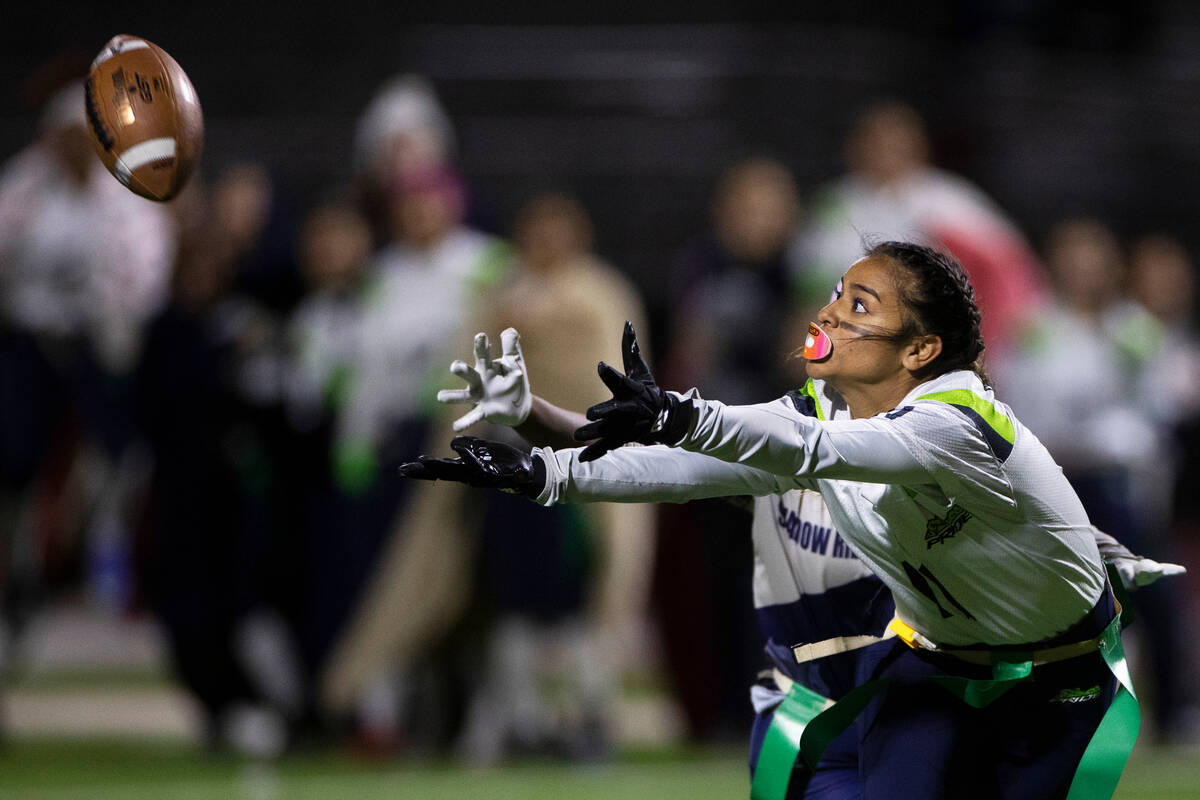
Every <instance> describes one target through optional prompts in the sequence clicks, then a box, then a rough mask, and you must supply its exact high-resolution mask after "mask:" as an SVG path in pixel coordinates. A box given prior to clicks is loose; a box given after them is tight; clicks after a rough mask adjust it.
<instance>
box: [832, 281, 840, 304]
mask: <svg viewBox="0 0 1200 800" xmlns="http://www.w3.org/2000/svg"><path fill="white" fill-rule="evenodd" d="M841 296H842V282H841V281H840V280H839V281H838V282H837V286H835V287H833V294H831V295H829V302H831V303H832V302H833V301H834V300H838V299H840V298H841Z"/></svg>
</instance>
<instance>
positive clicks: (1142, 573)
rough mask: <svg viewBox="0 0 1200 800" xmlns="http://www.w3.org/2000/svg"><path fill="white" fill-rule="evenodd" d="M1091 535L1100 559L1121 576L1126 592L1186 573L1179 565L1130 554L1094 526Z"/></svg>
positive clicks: (1112, 538) (1111, 537)
mask: <svg viewBox="0 0 1200 800" xmlns="http://www.w3.org/2000/svg"><path fill="white" fill-rule="evenodd" d="M1092 534H1093V535H1094V536H1095V537H1096V547H1097V548H1098V549H1099V550H1100V557H1101V558H1103V559H1104V562H1105V563H1106V564H1112V565H1113V568H1114V569H1116V571H1117V574H1118V575H1120V576H1121V583H1122V584H1124V586H1125V588H1126V589H1127V590H1133V589H1136V588H1138V587H1139V586H1149V585H1150V584H1152V583H1154V582H1155V581H1157V580H1158V579H1159V578H1163V577H1166V576H1168V575H1182V574H1183V573H1185V572H1187V568H1186V567H1183V566H1182V565H1180V564H1170V563H1167V562H1159V561H1155V560H1154V559H1152V558H1146V557H1145V556H1139V555H1137V554H1136V553H1132V552H1130V550H1129V548H1127V547H1126V546H1125V545H1123V544H1121V543H1120V542H1119V541H1117V540H1116V538H1115V537H1113V536H1111V535H1109V534H1107V533H1105V532H1104V531H1102V530H1100V529H1099V528H1097V527H1096V526H1094V525H1093V526H1092Z"/></svg>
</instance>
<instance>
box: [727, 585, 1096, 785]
mask: <svg viewBox="0 0 1200 800" xmlns="http://www.w3.org/2000/svg"><path fill="white" fill-rule="evenodd" d="M1112 613H1113V612H1112V602H1111V599H1110V598H1109V596H1107V593H1106V596H1105V597H1104V598H1102V600H1101V602H1099V603H1097V607H1096V608H1095V609H1094V610H1093V612H1092V613H1091V614H1089V615H1088V618H1087V619H1085V620H1084V622H1082V623H1081V624H1080V625H1079V626H1077V628H1076V629H1073V630H1072V631H1071V632H1069V633H1068V634H1066V635H1064V636H1063V637H1061V641H1059V640H1055V641H1052V642H1050V644H1061V643H1065V642H1066V641H1078V640H1081V639H1083V638H1086V637H1088V636H1094V635H1096V634H1098V633H1099V631H1100V630H1102V629H1103V627H1104V624H1105V622H1104V621H1105V620H1106V619H1109V618H1111V615H1112ZM839 659H841V660H840V661H839ZM822 662H824V663H822ZM806 666H807V665H806ZM817 666H820V667H823V668H825V669H823V670H822V672H820V673H818V672H813V671H812V670H813V669H815V668H816V667H817ZM830 670H831V671H830ZM851 673H853V674H854V675H855V684H862V683H865V682H867V681H868V680H872V679H876V678H891V679H894V681H895V682H894V683H892V684H891V685H890V686H888V687H887V688H886V689H885V690H883V691H882V692H881V693H880V694H879V695H878V696H876V697H875V698H873V699H872V700H871V702H870V703H868V705H867V707H866V708H865V709H864V710H863V712H862V713H861V714H859V715H858V717H857V718H856V719H855V721H854V723H853V724H852V725H851V726H850V727H849V728H848V729H847V730H846V731H845V732H843V733H842V734H841V735H840V736H839V737H838V738H837V739H835V740H834V741H833V742H832V743H831V745H830V747H829V749H828V750H827V751H826V753H825V755H824V756H823V758H822V759H821V761H820V763H819V764H818V769H817V771H816V773H815V774H814V775H812V776H809V775H808V774H807V772H806V771H803V770H798V771H796V772H795V773H793V780H792V782H791V784H790V785H789V787H788V800H796V799H797V798H804V799H805V800H851V798H867V800H874V798H884V799H885V800H939V799H941V798H946V799H947V800H958V799H959V798H971V800H1057V799H1058V798H1064V797H1066V795H1067V791H1068V790H1069V788H1070V785H1071V781H1072V779H1073V778H1074V776H1075V771H1076V768H1077V767H1078V765H1079V761H1080V759H1081V758H1082V756H1083V752H1084V750H1085V749H1086V748H1087V745H1088V743H1089V742H1090V741H1091V738H1092V735H1093V734H1094V733H1095V731H1096V728H1097V726H1099V724H1100V720H1101V719H1102V718H1103V717H1104V714H1105V712H1106V711H1107V710H1108V707H1109V706H1110V705H1111V704H1112V700H1113V697H1114V696H1115V694H1116V690H1117V680H1116V678H1115V677H1114V676H1113V674H1112V672H1111V671H1110V670H1109V668H1108V665H1107V664H1105V663H1104V660H1103V659H1102V658H1101V657H1100V656H1099V654H1096V655H1087V656H1081V657H1079V658H1073V659H1069V660H1066V661H1061V662H1057V663H1054V664H1047V665H1043V666H1040V667H1035V668H1034V671H1033V675H1032V676H1031V678H1030V679H1029V680H1027V681H1024V682H1021V683H1019V684H1017V685H1015V686H1014V687H1013V688H1011V689H1009V690H1008V692H1006V693H1005V694H1004V695H1003V696H1001V697H1000V698H999V699H997V700H996V701H994V702H993V703H992V704H991V705H989V706H987V707H986V708H972V707H971V706H969V705H967V704H966V703H964V702H963V701H962V700H960V699H959V698H958V697H956V696H955V695H953V694H951V693H950V692H949V691H947V690H946V689H944V688H942V687H941V686H939V685H937V684H934V683H931V682H929V681H928V680H926V679H927V678H929V677H933V676H937V675H947V674H952V675H961V676H964V677H968V678H980V679H987V678H989V677H991V669H990V668H988V667H974V666H972V665H969V664H966V663H964V662H962V661H959V660H957V659H954V658H952V657H949V656H942V655H933V654H930V653H928V652H925V651H918V650H912V649H910V648H908V647H907V646H906V645H905V644H904V643H903V642H901V641H900V640H899V639H890V640H887V641H885V642H881V643H879V644H875V645H871V646H870V647H867V648H863V649H862V650H860V651H854V652H853V653H846V654H843V655H841V656H835V657H832V658H831V659H821V660H820V662H813V667H809V668H808V671H807V672H805V674H804V675H801V676H799V677H801V679H802V682H803V683H804V685H806V686H810V687H811V688H813V689H814V690H815V691H818V692H821V693H822V694H825V695H826V696H827V697H838V696H840V695H841V694H843V693H844V690H843V691H830V689H841V688H843V687H842V686H837V687H834V686H830V685H829V683H830V681H829V680H828V679H829V678H833V677H835V676H836V677H839V678H840V679H841V680H844V679H845V678H846V677H847V676H848V675H849V674H851ZM839 682H840V681H839ZM772 716H773V715H772V714H770V713H767V714H761V715H759V716H758V717H757V718H756V720H755V723H754V729H753V733H752V736H751V770H752V771H753V769H754V766H755V763H756V762H757V758H758V754H759V750H760V749H761V747H762V740H763V737H764V736H765V734H766V730H767V728H768V727H769V725H770V722H771V718H772ZM806 778H808V780H807V783H806V782H805V779H806Z"/></svg>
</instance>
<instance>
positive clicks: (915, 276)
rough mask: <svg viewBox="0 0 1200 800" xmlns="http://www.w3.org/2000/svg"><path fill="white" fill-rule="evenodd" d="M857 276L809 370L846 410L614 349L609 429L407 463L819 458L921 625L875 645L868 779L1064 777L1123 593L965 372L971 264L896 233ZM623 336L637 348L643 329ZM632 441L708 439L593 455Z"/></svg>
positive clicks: (558, 486) (746, 483)
mask: <svg viewBox="0 0 1200 800" xmlns="http://www.w3.org/2000/svg"><path fill="white" fill-rule="evenodd" d="M844 283H845V286H846V287H847V290H846V291H844V292H841V293H840V294H839V296H838V297H837V298H836V299H835V300H834V301H833V302H832V303H830V305H829V306H827V307H826V308H825V309H824V310H823V311H822V314H821V323H822V326H821V328H820V329H815V334H816V337H815V338H817V339H824V338H825V335H826V331H828V332H830V333H831V334H832V335H831V337H830V340H829V341H830V342H832V344H833V352H831V353H828V354H827V355H826V356H825V357H822V358H820V359H819V360H818V361H815V362H814V363H813V364H812V365H810V373H811V374H814V375H815V376H816V377H825V378H828V379H829V383H830V384H831V385H833V386H835V387H836V388H837V389H838V390H840V391H841V397H844V398H845V401H844V406H843V409H844V410H848V411H849V414H850V416H851V417H852V418H853V419H852V420H849V421H844V422H837V421H829V419H828V417H829V416H831V414H830V413H829V410H828V408H826V409H822V404H821V400H822V397H821V395H825V399H829V398H834V403H835V404H836V403H838V402H839V401H838V400H837V398H838V395H837V394H836V393H834V392H826V391H824V390H820V389H818V388H817V387H818V386H819V385H820V382H819V381H818V382H817V383H815V384H811V385H810V387H809V390H808V391H809V396H808V397H807V398H805V397H803V396H800V395H793V396H791V397H789V398H786V399H785V400H783V401H780V402H778V403H774V404H769V405H766V406H758V407H747V408H728V407H724V406H721V405H720V404H712V403H704V402H703V401H701V400H699V399H698V398H697V397H695V396H694V395H690V396H680V395H673V394H666V393H663V392H661V390H659V389H658V387H657V386H656V385H654V383H653V378H652V377H651V376H650V375H649V371H648V370H646V369H645V367H644V365H643V364H640V358H637V357H636V352H634V353H633V356H634V358H632V359H627V363H626V368H627V372H629V375H628V376H621V375H620V374H619V373H616V372H615V371H614V370H611V368H608V367H606V366H603V365H602V367H601V375H602V377H603V378H604V379H605V382H606V383H607V384H608V385H609V386H610V388H612V389H613V391H614V400H612V401H609V402H608V403H604V404H601V405H600V406H597V407H595V408H593V409H592V410H591V411H590V412H589V417H591V418H592V419H593V420H594V422H593V424H592V425H589V426H587V427H585V428H584V429H582V430H581V431H579V435H580V436H581V437H582V438H592V437H599V440H598V441H597V442H596V443H595V444H593V445H592V446H590V447H589V448H587V449H585V450H583V451H575V450H571V451H559V452H557V453H556V452H554V451H552V450H548V449H543V450H539V451H537V452H536V453H535V456H534V457H533V458H532V459H529V458H528V457H521V456H519V454H518V455H515V456H514V455H513V454H511V453H508V452H506V451H504V450H503V448H502V446H501V447H497V446H495V445H491V444H490V443H486V442H482V441H481V440H470V439H459V440H456V442H455V443H454V447H455V449H456V450H457V451H458V452H459V453H460V458H459V459H456V460H437V459H427V458H423V459H422V460H421V461H420V462H417V463H414V464H413V465H410V466H409V467H408V469H407V470H406V474H410V475H412V476H414V477H444V478H450V479H456V480H465V481H467V482H470V483H475V484H477V485H493V486H500V487H503V488H508V489H510V490H514V489H515V490H522V491H526V492H527V493H530V494H535V495H537V496H538V498H539V500H541V501H542V502H555V501H561V500H577V501H578V500H592V499H605V500H614V499H624V500H684V499H691V498H693V497H701V496H713V495H719V494H755V495H767V494H772V493H774V494H780V495H782V494H784V493H786V492H789V491H791V490H793V489H794V488H795V487H798V486H811V485H814V484H812V483H810V481H811V479H812V478H814V477H815V478H817V479H818V480H817V481H816V483H815V485H816V486H817V487H819V488H820V489H821V492H822V494H823V495H824V497H825V499H826V501H827V502H828V504H829V507H830V512H831V513H832V515H833V519H834V521H836V523H837V525H838V527H839V528H840V529H841V531H842V533H843V534H844V535H846V536H847V538H849V539H851V540H852V541H853V542H854V543H855V545H856V547H857V549H858V550H859V552H860V554H861V555H862V556H863V558H864V561H866V562H867V563H869V564H870V565H871V566H872V567H873V568H875V569H876V570H877V571H878V572H879V573H880V574H881V575H882V576H883V578H884V580H885V582H887V583H888V585H889V586H890V587H891V588H892V589H893V591H894V592H895V594H896V605H897V606H898V607H899V610H900V617H901V619H902V620H903V622H901V623H898V624H897V625H895V626H893V629H894V630H899V631H902V632H903V634H904V641H905V644H896V643H894V642H889V643H887V644H886V645H884V646H878V645H873V646H872V647H873V648H874V649H882V647H886V648H887V651H888V652H887V653H886V654H885V655H884V656H883V657H882V658H880V659H879V661H878V663H877V664H876V665H875V668H874V670H873V674H872V677H875V678H884V679H885V680H897V681H899V682H900V683H901V684H902V685H903V688H902V689H901V688H898V687H897V686H890V685H889V686H887V688H885V689H884V690H883V691H882V693H881V694H879V696H878V697H876V698H875V699H874V700H871V701H870V705H869V706H868V709H867V712H866V713H865V714H864V715H863V717H862V718H861V719H860V720H859V723H858V729H859V731H860V739H861V741H860V743H859V746H860V749H861V755H862V759H863V764H862V769H861V770H860V772H861V774H862V775H863V781H864V783H863V785H864V788H865V790H866V791H867V792H868V794H869V793H870V791H871V787H872V786H874V787H876V789H879V788H881V787H888V791H891V792H892V793H893V794H894V793H896V792H897V791H901V792H902V796H912V797H939V796H957V795H958V794H961V793H965V792H967V791H977V790H980V788H981V787H982V788H983V789H986V790H987V791H1000V792H1001V793H1002V796H1012V797H1026V796H1065V794H1066V792H1067V789H1068V787H1069V786H1070V784H1071V780H1072V777H1073V776H1074V773H1075V766H1076V765H1077V764H1078V763H1079V760H1080V755H1081V754H1082V752H1083V748H1084V747H1085V746H1086V745H1087V743H1088V741H1089V740H1090V739H1091V736H1092V732H1093V730H1094V729H1095V728H1096V725H1097V724H1098V722H1099V720H1100V717H1101V716H1103V713H1104V709H1105V708H1106V707H1107V705H1108V703H1109V702H1110V701H1111V698H1112V696H1113V692H1114V691H1115V688H1116V681H1115V678H1114V677H1113V675H1112V674H1111V673H1110V671H1109V668H1108V665H1107V662H1106V661H1105V660H1104V658H1102V657H1101V656H1100V655H1097V649H1098V644H1099V641H1100V634H1101V632H1102V631H1104V630H1105V629H1106V628H1108V622H1109V620H1110V618H1111V616H1112V604H1111V601H1110V600H1109V599H1108V595H1107V593H1106V591H1105V581H1104V576H1103V568H1102V567H1101V566H1100V561H1099V558H1098V556H1097V551H1096V545H1095V543H1094V541H1093V539H1092V532H1093V529H1091V528H1090V526H1089V525H1088V524H1087V522H1086V518H1085V517H1084V515H1083V513H1082V509H1080V508H1078V501H1077V500H1075V498H1074V495H1073V493H1072V492H1071V491H1070V488H1069V487H1067V486H1065V482H1062V481H1061V475H1060V474H1059V473H1058V471H1057V469H1056V468H1055V467H1054V466H1053V462H1052V461H1050V459H1049V456H1048V455H1046V454H1045V451H1044V450H1043V449H1042V448H1041V447H1040V445H1039V444H1038V443H1037V442H1036V439H1034V438H1033V437H1032V436H1031V435H1030V434H1028V432H1026V431H1025V430H1024V429H1023V428H1021V427H1020V426H1019V423H1016V421H1015V420H1013V419H1012V418H1011V412H1008V410H1007V408H1006V407H1004V406H1002V405H1000V404H998V403H996V402H995V401H994V399H993V398H992V396H991V392H990V389H988V388H987V387H986V385H985V384H984V382H983V380H982V379H981V377H980V376H979V375H977V374H975V373H974V372H972V371H971V367H972V366H973V364H974V362H975V360H976V358H977V356H978V355H979V353H980V351H981V349H982V346H981V344H980V343H979V337H978V322H979V317H978V311H977V310H976V309H975V306H974V302H973V296H972V292H971V289H970V285H969V283H967V281H966V279H965V277H964V276H963V275H962V273H961V270H960V269H959V268H958V266H957V265H956V264H954V263H953V262H952V261H950V260H949V259H947V258H945V257H943V256H941V255H940V254H937V253H934V252H932V251H929V250H927V249H925V248H920V247H916V246H912V245H905V244H896V243H889V244H885V245H880V246H878V247H875V248H873V249H872V250H871V251H870V253H869V254H868V256H867V257H866V258H864V259H863V260H862V261H860V262H858V263H857V264H855V265H854V266H853V267H852V268H851V270H850V272H849V273H848V274H847V276H846V279H845V282H844ZM506 349H507V348H506ZM626 349H627V351H628V350H631V349H633V350H634V351H635V350H636V342H634V341H633V340H632V336H631V335H629V333H628V332H627V348H626ZM631 365H632V366H631ZM681 420H682V421H681ZM906 420H907V421H906ZM628 440H641V441H667V442H671V443H673V444H683V445H684V446H685V447H688V448H689V449H693V450H695V451H696V452H697V453H699V454H700V455H701V456H702V457H699V458H697V457H696V455H695V454H693V455H689V454H688V453H687V452H684V451H679V450H673V451H672V450H666V449H664V448H625V449H622V450H619V451H617V452H615V453H612V454H610V455H608V456H606V457H605V458H604V459H601V460H600V461H593V460H591V459H593V458H595V457H596V456H598V455H600V454H602V453H604V452H605V451H606V450H607V449H609V448H611V447H614V446H616V445H619V444H622V443H624V442H625V441H628ZM709 454H711V455H714V456H717V458H718V459H728V460H729V461H731V462H733V463H724V461H719V460H717V459H714V458H710V457H709ZM1056 477H1057V479H1058V480H1057V481H1056V480H1055V478H1056ZM760 503H761V501H760ZM766 507H767V508H770V503H768V504H767V506H766ZM762 508H763V507H762V506H761V505H760V509H762ZM780 509H781V510H780V513H779V514H778V515H777V516H778V518H779V519H780V520H782V522H781V523H778V524H782V525H783V526H784V528H787V527H788V522H789V519H790V516H789V515H788V514H787V513H786V512H785V511H784V510H782V506H780ZM760 516H762V514H761V513H760ZM799 524H800V527H799V532H800V533H799V536H803V530H804V528H803V523H802V522H801V523H799ZM810 530H811V529H810ZM777 536H778V534H777ZM810 543H811V536H810ZM758 544H759V545H760V553H759V557H760V558H759V566H760V574H761V570H762V568H763V565H764V563H771V564H773V565H775V566H778V563H777V562H778V561H779V560H780V557H782V558H784V559H786V557H787V556H788V553H787V552H786V548H785V551H784V552H783V553H777V552H774V551H773V552H772V554H771V556H772V557H769V558H765V559H764V558H763V556H764V555H765V554H764V553H763V552H762V547H761V544H762V543H761V542H758ZM778 549H779V548H778V546H776V547H775V550H776V551H777V550H778ZM1134 563H1136V562H1134ZM795 580H796V583H797V587H799V588H803V587H802V585H801V582H800V580H799V577H798V576H797V577H796V578H795ZM777 582H778V579H777ZM803 593H804V592H801V594H803ZM860 611H861V613H862V614H863V615H864V616H869V615H868V609H867V608H861V609H860ZM905 623H907V624H905ZM870 635H873V634H868V636H870ZM813 638H815V637H813ZM799 640H800V641H811V640H812V639H804V638H801V639H799ZM773 643H774V644H776V645H778V644H780V643H779V642H778V641H774V642H773ZM798 651H801V652H797V653H796V654H795V656H796V657H800V656H801V655H802V654H803V653H802V651H803V648H798ZM833 652H836V651H833ZM1024 655H1031V658H1029V659H1026V661H1027V662H1028V663H1029V664H1037V665H1038V670H1037V672H1036V674H1035V679H1034V680H1032V681H1024V682H1023V683H1022V684H1021V685H1019V686H1016V687H1015V688H1009V687H1005V688H1008V694H1006V695H1005V697H1004V699H1003V701H1002V702H1000V703H998V704H996V705H990V704H986V705H984V706H983V707H981V708H977V707H975V706H974V705H972V704H971V703H970V702H968V703H963V702H961V701H959V700H957V699H954V698H953V697H952V695H951V694H950V693H947V692H946V691H945V685H942V686H938V685H935V684H936V683H937V682H936V681H934V680H930V679H932V678H936V677H938V676H950V675H953V676H961V677H970V676H975V677H976V678H977V679H985V678H986V676H987V675H992V677H993V678H994V677H996V676H997V675H999V672H1000V671H999V670H989V669H987V668H985V667H984V666H983V665H987V664H990V663H992V662H993V661H995V662H997V663H1003V664H1009V665H1011V664H1014V663H1018V662H1021V657H1023V656H1024ZM780 660H781V659H778V658H777V659H776V661H777V662H778V661H780ZM785 661H786V659H785ZM788 666H789V667H791V668H792V670H793V671H794V666H793V665H792V664H790V663H788ZM785 674H786V673H785ZM1001 683H1002V682H1001ZM1076 683H1078V684H1081V685H1080V686H1074V684H1076ZM1084 683H1087V684H1088V685H1087V686H1083V685H1082V684H1084ZM943 684H944V682H943ZM1068 684H1070V685H1068ZM980 686H982V684H981V683H978V682H977V683H976V684H975V689H974V690H972V691H976V690H979V687H980ZM978 699H979V698H978V697H976V698H975V701H976V703H978ZM914 733H916V734H918V735H915V736H914V735H913V734H914ZM901 766H902V767H903V769H900V767H901ZM897 770H899V771H897ZM1118 772H1119V770H1118ZM818 774H819V773H818ZM897 776H902V777H901V778H900V779H898V778H897ZM1114 783H1115V780H1114ZM998 787H999V788H998ZM1110 791H1111V789H1110ZM830 796H834V795H830Z"/></svg>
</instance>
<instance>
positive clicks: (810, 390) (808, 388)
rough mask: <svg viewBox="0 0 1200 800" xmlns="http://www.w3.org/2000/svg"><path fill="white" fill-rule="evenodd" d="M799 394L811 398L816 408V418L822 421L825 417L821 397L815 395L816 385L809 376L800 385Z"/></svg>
mask: <svg viewBox="0 0 1200 800" xmlns="http://www.w3.org/2000/svg"><path fill="white" fill-rule="evenodd" d="M800 394H803V395H806V396H808V397H811V398H812V401H813V405H814V406H816V408H817V419H819V420H822V421H823V420H824V419H825V411H824V410H823V409H822V408H821V398H819V397H817V387H816V386H814V385H813V379H812V378H809V379H808V380H807V381H805V382H804V385H803V386H801V387H800Z"/></svg>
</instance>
